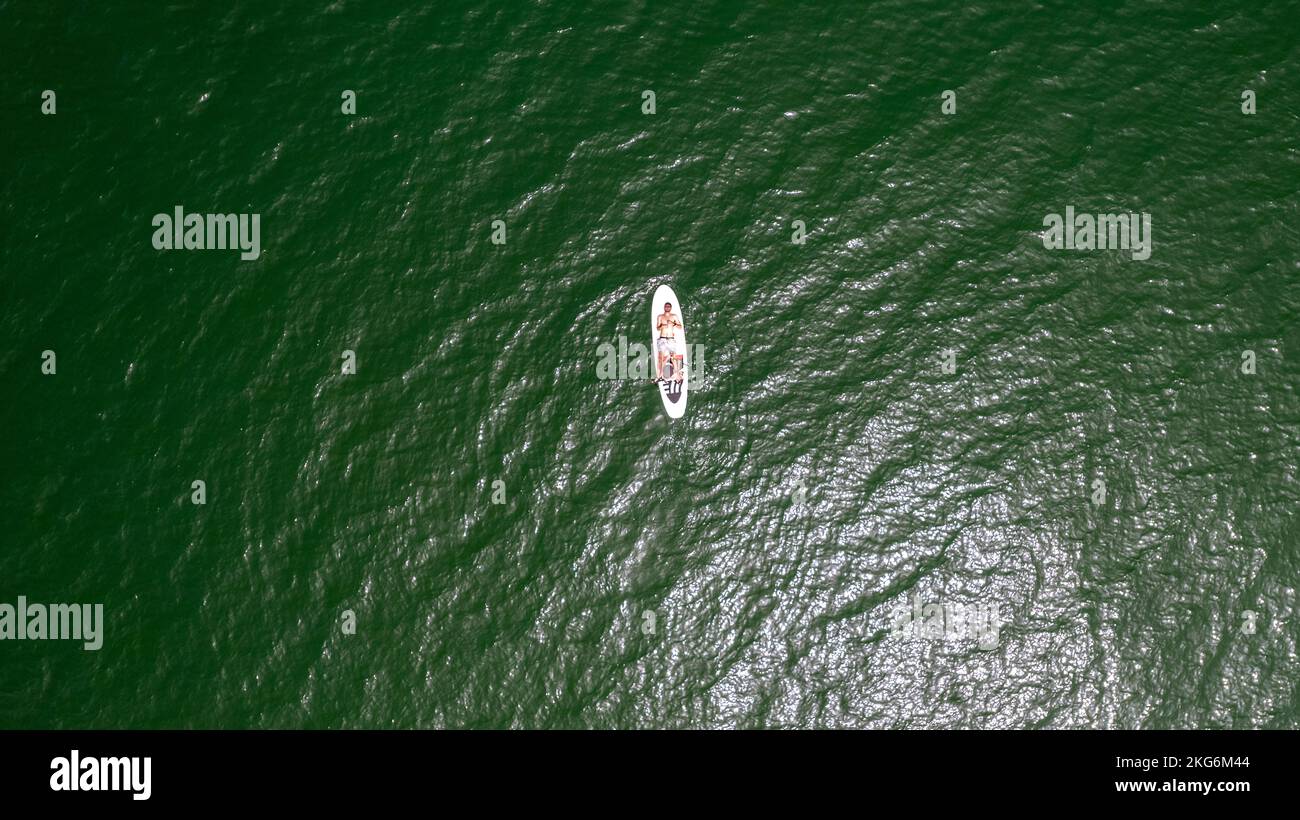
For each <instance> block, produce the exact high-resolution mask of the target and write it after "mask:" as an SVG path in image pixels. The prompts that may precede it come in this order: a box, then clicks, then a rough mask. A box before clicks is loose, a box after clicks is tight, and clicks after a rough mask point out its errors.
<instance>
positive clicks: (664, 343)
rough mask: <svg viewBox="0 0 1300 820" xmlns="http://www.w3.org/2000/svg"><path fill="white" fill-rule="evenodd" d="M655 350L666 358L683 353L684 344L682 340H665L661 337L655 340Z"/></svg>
mask: <svg viewBox="0 0 1300 820" xmlns="http://www.w3.org/2000/svg"><path fill="white" fill-rule="evenodd" d="M655 350H656V351H658V352H659V353H662V354H664V355H665V356H672V355H674V354H677V355H680V354H681V353H682V343H681V340H680V339H676V338H674V339H665V338H662V337H660V338H658V339H656V340H655Z"/></svg>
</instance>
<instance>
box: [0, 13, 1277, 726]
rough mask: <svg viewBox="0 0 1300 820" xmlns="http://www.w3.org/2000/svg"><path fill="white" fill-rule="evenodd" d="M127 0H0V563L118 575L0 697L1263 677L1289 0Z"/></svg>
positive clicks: (13, 576) (749, 697) (1164, 682)
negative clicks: (622, 360) (619, 351)
mask: <svg viewBox="0 0 1300 820" xmlns="http://www.w3.org/2000/svg"><path fill="white" fill-rule="evenodd" d="M112 5H116V4H111V5H105V4H71V3H69V4H59V3H50V4H37V3H20V2H8V3H3V4H0V64H3V67H4V69H3V75H4V78H5V82H4V90H3V97H4V98H3V116H4V120H5V122H4V124H3V127H2V128H0V156H2V157H3V165H4V173H3V175H2V177H0V185H3V189H4V193H3V251H2V254H3V255H2V257H0V262H2V265H0V271H2V273H0V276H2V279H3V286H4V306H5V308H4V311H3V338H4V344H3V346H2V347H0V375H2V377H3V384H4V391H5V401H4V403H3V410H2V411H0V412H2V413H3V421H4V433H5V434H4V436H3V439H0V441H2V442H3V443H2V444H0V464H3V470H4V481H3V483H2V484H0V499H3V509H4V513H5V524H6V526H5V535H4V537H3V550H0V601H5V602H10V603H13V602H14V601H15V600H16V598H17V596H18V595H25V596H27V598H28V599H29V600H32V601H45V602H64V601H82V602H101V603H103V604H104V605H105V608H106V610H107V617H108V625H107V634H106V637H105V643H104V647H103V649H102V650H100V651H99V652H86V651H83V650H82V649H81V648H80V647H79V646H78V645H75V644H72V643H67V642H63V643H56V642H43V643H40V642H17V641H6V642H4V643H0V725H4V726H9V727H172V726H197V727H244V726H249V727H296V726H311V727H390V726H391V727H442V726H448V727H732V726H735V727H757V726H765V727H819V726H820V727H1088V726H1099V727H1196V726H1206V727H1210V726H1213V727H1294V726H1296V724H1297V714H1298V713H1300V705H1298V704H1297V698H1298V697H1300V686H1298V684H1297V681H1298V680H1300V676H1298V675H1297V673H1298V672H1300V664H1298V663H1297V656H1296V641H1297V637H1298V636H1300V620H1297V619H1296V618H1297V612H1296V598H1295V587H1296V577H1297V558H1298V547H1297V540H1298V539H1300V524H1297V523H1296V518H1295V516H1296V510H1297V499H1298V497H1300V483H1298V482H1297V475H1296V469H1297V467H1296V465H1297V462H1298V461H1300V429H1298V425H1300V396H1298V395H1297V375H1300V368H1298V367H1297V362H1300V327H1298V326H1297V321H1296V319H1297V313H1298V310H1300V284H1298V281H1300V240H1298V237H1297V231H1298V229H1297V225H1300V219H1298V217H1300V153H1298V152H1297V140H1298V139H1300V136H1298V135H1300V90H1298V88H1300V72H1298V71H1297V65H1298V64H1300V63H1298V61H1300V40H1297V38H1296V37H1295V36H1294V32H1295V28H1294V22H1295V18H1294V7H1293V4H1286V3H1281V4H1265V5H1263V6H1260V5H1257V4H1248V3H1238V4H1236V5H1237V7H1238V9H1237V10H1236V11H1231V10H1228V9H1226V8H1224V9H1220V10H1216V11H1210V10H1193V9H1189V8H1181V7H1183V6H1186V5H1188V4H1177V3H1172V2H1159V3H1138V2H1122V3H1116V4H1103V6H1104V7H1096V8H1093V7H1090V6H1089V5H1088V4H1084V5H1083V6H1080V5H1079V4H1070V3H1052V4H1039V5H1025V4H1021V3H987V4H977V5H970V6H968V7H966V8H959V7H957V5H956V4H949V3H917V2H882V3H871V4H864V3H857V2H834V3H817V4H801V6H800V7H797V8H796V5H797V4H787V3H718V2H707V0H706V1H705V2H700V0H691V2H674V3H658V4H645V3H632V4H625V3H604V4H596V5H591V4H574V3H562V2H548V3H503V4H488V3H481V2H474V3H468V4H467V3H451V4H448V3H436V4H418V5H419V6H420V7H418V8H416V7H415V6H416V5H417V4H411V5H412V8H410V9H407V10H401V8H400V6H401V4H384V3H373V2H352V1H351V0H348V1H344V0H340V1H339V2H335V3H334V4H332V5H330V6H328V7H322V8H320V10H319V11H316V12H314V13H305V10H306V4H297V3H293V4H266V3H253V2H243V1H241V2H239V3H236V4H235V5H234V6H233V7H224V8H217V6H220V5H223V4H206V3H204V4H200V3H194V4H175V5H168V6H166V7H165V8H164V7H162V6H159V5H157V4H139V7H138V8H133V9H132V10H130V11H129V12H128V11H125V10H121V9H115V8H113V7H112ZM46 88H50V89H54V90H56V92H57V94H58V97H57V106H58V108H57V112H58V113H57V114H56V115H55V116H42V115H41V114H40V111H39V106H40V94H41V91H42V90H43V89H46ZM1247 88H1249V89H1253V90H1254V91H1255V92H1256V94H1257V95H1258V111H1259V113H1258V114H1256V115H1254V116H1248V115H1245V114H1243V113H1242V111H1241V93H1242V91H1243V90H1244V89H1247ZM344 89H353V90H355V91H356V92H357V106H358V113H357V115H356V116H355V117H349V116H345V115H343V114H342V113H341V112H340V95H341V93H342V91H343V90H344ZM647 89H649V90H653V91H654V92H655V94H656V109H657V110H656V113H654V114H653V115H647V114H643V113H642V100H643V97H642V92H643V91H644V90H647ZM946 89H951V90H954V91H955V92H956V94H957V113H956V114H955V115H953V116H945V115H943V114H942V113H941V111H940V104H941V94H942V93H943V91H944V90H946ZM176 205H182V206H184V207H185V208H186V209H187V210H189V211H196V212H212V211H219V212H247V213H260V214H261V215H262V244H263V247H264V250H263V254H262V257H261V258H260V259H259V260H257V261H253V262H241V261H240V260H239V258H238V255H237V254H236V253H233V252H199V251H191V252H160V251H156V250H154V249H153V247H152V246H151V242H150V238H151V235H152V227H151V225H150V220H151V218H152V216H153V215H154V214H156V213H159V212H170V211H171V209H172V208H174V206H176ZM1067 205H1072V206H1074V207H1075V208H1076V209H1078V210H1079V211H1088V212H1092V213H1098V212H1128V211H1133V212H1147V213H1150V214H1151V215H1152V219H1153V225H1154V252H1153V254H1152V257H1151V259H1150V260H1148V261H1145V262H1141V261H1135V260H1133V259H1131V258H1130V256H1129V254H1126V253H1120V252H1109V251H1108V252H1092V253H1081V252H1067V251H1050V250H1046V249H1044V247H1043V243H1042V241H1041V239H1040V231H1041V230H1042V220H1043V217H1044V215H1046V214H1048V213H1052V212H1061V211H1063V209H1064V208H1065V207H1066V206H1067ZM494 219H502V220H504V221H505V222H506V224H507V244H506V245H504V246H495V245H493V244H492V243H491V242H490V236H491V222H492V220H494ZM796 219H802V220H804V221H805V222H806V224H807V226H808V229H809V237H808V241H807V243H806V244H805V245H797V244H795V243H793V242H792V241H791V232H792V230H793V229H792V224H793V221H794V220H796ZM663 282H670V283H671V284H672V285H673V286H674V287H675V289H676V291H677V293H678V294H679V296H680V297H681V299H682V304H683V309H684V312H685V316H686V320H687V329H688V335H689V337H690V341H691V342H692V343H695V344H700V345H702V346H703V347H704V352H705V355H704V358H703V362H702V364H703V368H704V371H703V373H701V374H699V375H700V380H699V382H698V383H697V384H696V385H695V387H694V388H693V389H692V391H691V394H690V402H691V404H690V410H689V412H688V414H687V416H686V418H684V419H683V420H681V421H679V422H673V423H670V422H669V421H668V420H667V419H666V417H665V416H664V413H663V410H662V407H661V404H660V400H659V397H658V395H657V393H656V392H655V389H654V388H653V387H652V386H650V385H648V384H645V383H635V382H631V381H624V382H620V381H612V382H611V381H602V380H600V379H598V378H597V374H596V366H597V361H598V356H597V348H598V346H599V345H600V344H602V343H605V342H610V343H615V344H616V343H617V341H618V337H619V336H620V335H623V336H626V337H627V338H628V339H629V340H630V341H632V342H648V339H647V338H646V336H647V335H648V333H647V315H648V299H649V298H650V296H651V294H652V293H653V292H654V289H655V286H656V285H658V284H660V283H663ZM46 349H50V350H54V351H55V352H56V354H57V356H58V359H57V366H58V372H57V374H56V375H55V376H42V375H41V373H40V356H41V352H42V351H43V350H46ZM949 349H951V350H953V351H955V355H954V358H955V361H956V364H957V370H956V372H955V373H952V374H948V373H945V372H943V369H942V367H941V359H942V357H943V351H945V350H949ZM344 350H354V351H356V356H357V364H358V368H359V370H358V373H357V374H356V375H354V376H344V375H341V373H340V366H341V363H342V361H341V356H342V354H343V351H344ZM1246 350H1253V351H1254V352H1255V354H1256V356H1257V367H1258V371H1257V373H1255V374H1254V375H1249V374H1244V373H1242V372H1241V364H1242V359H1241V356H1242V353H1243V351H1246ZM195 479H202V480H204V481H205V482H206V483H207V492H208V499H207V504H206V505H205V506H195V505H193V504H191V503H190V488H191V482H192V481H194V480H195ZM1097 479H1102V480H1104V481H1105V482H1106V487H1107V495H1106V499H1105V501H1104V503H1102V504H1100V505H1094V504H1093V503H1092V500H1091V494H1092V491H1093V487H1094V481H1095V480H1097ZM497 480H500V481H503V482H504V488H505V490H504V491H505V503H504V504H502V505H494V504H492V503H491V500H492V493H493V486H494V485H493V482H494V481H497ZM801 487H802V488H803V489H804V490H805V491H806V501H805V503H804V504H802V505H800V504H798V503H796V502H797V500H798V499H797V497H796V496H797V493H798V491H799V489H800V488H801ZM913 596H916V600H919V601H922V602H925V603H949V604H977V603H978V604H982V605H993V606H997V607H998V608H999V611H1000V613H1001V616H1002V618H1003V620H1004V621H1005V624H1004V626H1003V627H1002V629H1001V633H1000V636H999V641H998V645H997V647H996V648H995V649H992V650H987V651H985V650H981V649H980V648H979V647H978V646H977V645H976V644H975V642H974V641H971V640H953V641H943V640H916V639H912V640H904V639H899V638H895V637H893V636H891V634H890V624H891V623H892V621H893V619H894V618H895V616H896V615H898V614H899V613H901V612H905V611H907V609H908V608H909V607H910V606H911V601H912V600H913ZM349 609H350V610H353V611H354V612H355V614H356V617H357V633H356V634H355V635H351V636H349V635H345V634H343V632H342V629H341V623H342V618H343V615H342V613H343V612H344V611H345V610H349ZM1247 610H1250V611H1253V612H1256V613H1258V615H1257V618H1258V625H1257V628H1256V631H1255V633H1254V634H1245V632H1244V631H1243V628H1242V627H1243V624H1245V622H1246V616H1245V615H1244V614H1243V613H1244V612H1245V611H1247ZM646 613H654V618H653V624H651V621H650V620H649V619H647V617H646ZM1287 619H1289V620H1287ZM652 625H653V629H651V626H652Z"/></svg>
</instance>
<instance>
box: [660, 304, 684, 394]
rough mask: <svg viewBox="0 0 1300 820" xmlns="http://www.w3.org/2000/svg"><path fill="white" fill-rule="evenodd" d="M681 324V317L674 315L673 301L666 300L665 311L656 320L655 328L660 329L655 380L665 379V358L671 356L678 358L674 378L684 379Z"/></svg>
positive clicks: (677, 379)
mask: <svg viewBox="0 0 1300 820" xmlns="http://www.w3.org/2000/svg"><path fill="white" fill-rule="evenodd" d="M681 326H682V321H681V319H678V318H677V317H676V316H674V315H673V303H672V302H664V312H663V313H661V314H659V318H658V319H656V320H655V329H656V330H658V331H659V338H658V339H656V340H655V352H656V353H658V354H659V355H658V356H656V357H655V381H657V382H661V381H663V380H664V359H666V358H668V357H669V356H672V357H673V358H674V359H676V360H678V362H677V364H676V365H675V367H674V373H673V375H674V377H675V378H674V379H673V380H674V381H681V380H682V361H681V360H682V357H683V355H684V354H685V351H684V350H682V349H681V347H682V345H681V342H680V341H679V340H678V338H677V328H679V327H681Z"/></svg>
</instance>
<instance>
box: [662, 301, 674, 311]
mask: <svg viewBox="0 0 1300 820" xmlns="http://www.w3.org/2000/svg"><path fill="white" fill-rule="evenodd" d="M672 312H673V303H672V302H664V313H672Z"/></svg>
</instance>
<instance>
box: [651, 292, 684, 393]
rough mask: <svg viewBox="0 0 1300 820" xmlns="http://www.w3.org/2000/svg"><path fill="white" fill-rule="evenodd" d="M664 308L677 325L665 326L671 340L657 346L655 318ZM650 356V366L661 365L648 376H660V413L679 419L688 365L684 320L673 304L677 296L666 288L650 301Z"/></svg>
mask: <svg viewBox="0 0 1300 820" xmlns="http://www.w3.org/2000/svg"><path fill="white" fill-rule="evenodd" d="M665 306H667V309H668V310H670V311H671V312H670V313H669V316H670V317H671V319H673V320H675V321H676V322H677V324H675V325H666V327H665V331H667V330H669V329H671V331H672V337H673V338H672V339H670V340H666V341H665V342H664V343H662V344H661V343H660V332H659V319H660V317H662V316H664V311H665ZM661 356H662V357H663V358H662V359H661V358H660V357H661ZM650 357H651V359H652V361H651V365H650V366H651V367H657V366H659V365H660V364H661V363H662V369H661V370H658V371H656V372H655V373H652V374H651V375H652V376H654V375H659V376H661V378H660V380H659V382H658V387H659V395H660V396H661V397H662V398H663V400H664V410H665V411H667V413H668V418H670V419H679V418H681V417H682V416H683V415H684V414H685V413H686V383H687V375H688V373H689V372H690V364H691V363H690V361H689V360H688V358H687V348H686V320H685V319H684V318H682V306H681V304H680V303H679V302H678V301H677V294H675V293H673V289H672V288H670V287H668V286H667V285H660V286H659V289H658V290H656V291H655V296H654V299H652V300H651V302H650Z"/></svg>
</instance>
